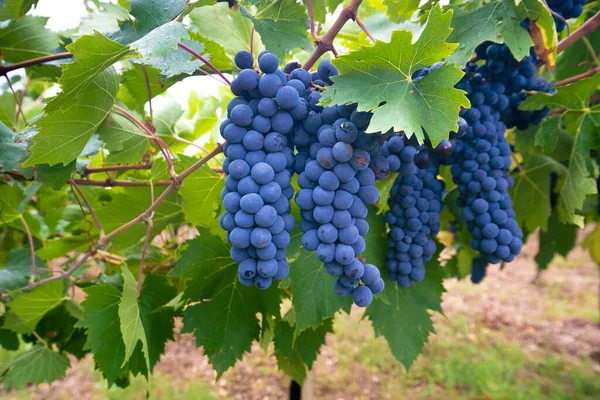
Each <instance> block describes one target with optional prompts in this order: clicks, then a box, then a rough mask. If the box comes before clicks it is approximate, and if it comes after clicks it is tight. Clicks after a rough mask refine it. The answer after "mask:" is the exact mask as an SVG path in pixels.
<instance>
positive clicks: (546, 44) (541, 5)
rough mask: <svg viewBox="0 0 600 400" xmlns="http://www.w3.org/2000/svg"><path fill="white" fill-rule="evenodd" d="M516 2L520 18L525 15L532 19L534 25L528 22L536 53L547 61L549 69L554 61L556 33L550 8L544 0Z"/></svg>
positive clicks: (556, 43)
mask: <svg viewBox="0 0 600 400" xmlns="http://www.w3.org/2000/svg"><path fill="white" fill-rule="evenodd" d="M516 3H517V4H518V5H519V11H520V12H521V20H524V19H525V17H527V18H529V19H530V21H533V23H534V27H533V28H532V26H531V24H532V22H530V31H531V36H532V38H533V41H534V43H535V45H536V53H537V54H539V55H540V59H541V60H543V61H545V62H546V63H547V66H548V69H551V68H552V67H554V64H555V63H556V46H557V45H558V35H557V33H556V28H555V23H554V17H553V16H552V14H551V13H550V9H549V8H548V7H547V6H546V2H545V1H544V0H522V1H521V3H520V4H519V1H517V2H516Z"/></svg>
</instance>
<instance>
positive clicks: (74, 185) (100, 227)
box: [70, 178, 104, 237]
mask: <svg viewBox="0 0 600 400" xmlns="http://www.w3.org/2000/svg"><path fill="white" fill-rule="evenodd" d="M70 183H71V186H72V187H73V189H75V191H77V193H78V194H79V196H80V197H81V199H82V200H83V202H84V203H85V206H86V207H87V209H88V211H89V212H90V215H91V216H92V218H93V219H94V222H95V223H96V227H97V228H98V230H99V231H100V237H102V236H104V229H102V224H101V223H100V220H99V219H98V216H97V215H96V213H95V212H94V209H93V208H92V205H91V204H90V202H89V201H88V199H87V197H85V194H84V193H83V191H82V190H81V188H80V187H79V185H77V182H75V180H74V179H73V178H71V181H70Z"/></svg>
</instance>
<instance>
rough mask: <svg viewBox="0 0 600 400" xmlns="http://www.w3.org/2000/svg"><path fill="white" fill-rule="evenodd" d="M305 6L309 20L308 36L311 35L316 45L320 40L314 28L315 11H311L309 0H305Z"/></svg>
mask: <svg viewBox="0 0 600 400" xmlns="http://www.w3.org/2000/svg"><path fill="white" fill-rule="evenodd" d="M306 8H307V9H308V19H309V21H310V36H312V38H313V40H314V42H315V45H318V44H319V43H320V42H321V37H320V36H319V35H317V32H316V30H315V13H314V12H313V6H312V1H311V0H306Z"/></svg>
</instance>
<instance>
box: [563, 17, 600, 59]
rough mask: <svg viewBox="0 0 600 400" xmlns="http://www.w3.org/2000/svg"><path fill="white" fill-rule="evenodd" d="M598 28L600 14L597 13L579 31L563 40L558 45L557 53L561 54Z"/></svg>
mask: <svg viewBox="0 0 600 400" xmlns="http://www.w3.org/2000/svg"><path fill="white" fill-rule="evenodd" d="M598 26H600V12H597V13H596V14H595V15H594V16H593V17H592V18H590V19H588V20H587V21H586V22H585V23H584V24H583V25H581V26H580V27H579V29H577V30H576V31H575V32H573V33H572V34H570V35H569V36H567V37H566V38H564V39H563V40H561V41H560V43H559V44H558V47H557V49H556V52H557V53H561V52H562V51H564V50H565V49H566V48H568V47H569V46H570V45H572V44H573V43H575V42H576V41H577V40H579V39H581V38H582V37H584V36H587V35H589V34H590V33H592V32H594V31H595V30H596V29H597V28H598Z"/></svg>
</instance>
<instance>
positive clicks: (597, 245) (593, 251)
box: [536, 224, 600, 265]
mask: <svg viewBox="0 0 600 400" xmlns="http://www.w3.org/2000/svg"><path fill="white" fill-rule="evenodd" d="M569 228H571V230H572V231H573V233H572V237H573V241H572V242H571V241H567V242H566V243H564V244H563V246H564V248H566V247H567V245H568V246H569V249H567V250H566V252H567V253H568V251H569V250H570V249H571V248H573V246H574V245H575V238H576V234H577V232H576V230H575V227H573V226H572V225H569ZM563 242H565V241H564V240H563ZM540 243H541V242H540ZM581 245H582V246H583V247H584V248H586V249H588V250H589V252H590V256H591V257H592V259H593V260H594V261H595V262H596V264H598V265H600V225H598V224H596V227H595V228H594V230H593V231H591V232H590V233H589V234H588V235H587V236H586V238H585V239H584V241H583V243H581ZM561 247H562V246H561ZM563 250H564V249H563ZM565 255H566V254H565ZM536 261H537V257H536Z"/></svg>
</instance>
